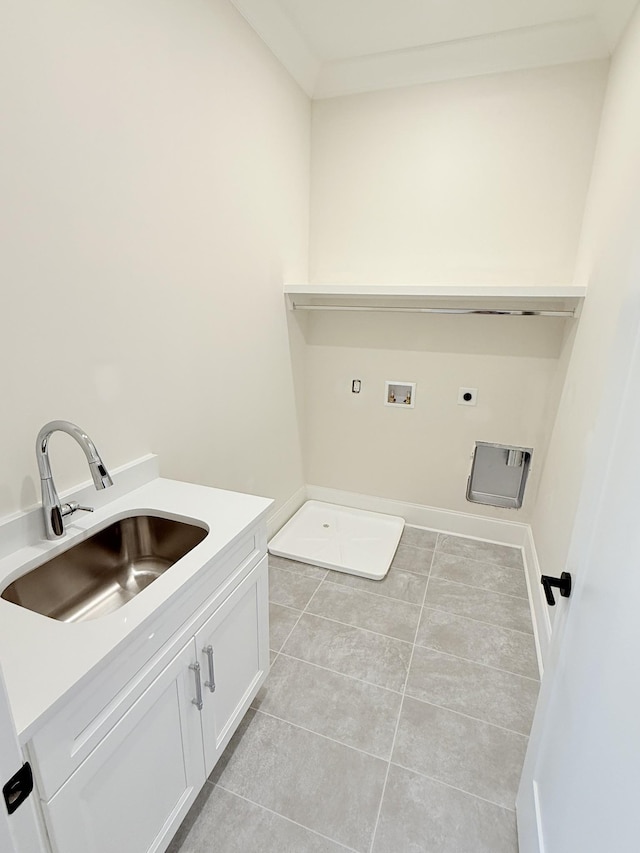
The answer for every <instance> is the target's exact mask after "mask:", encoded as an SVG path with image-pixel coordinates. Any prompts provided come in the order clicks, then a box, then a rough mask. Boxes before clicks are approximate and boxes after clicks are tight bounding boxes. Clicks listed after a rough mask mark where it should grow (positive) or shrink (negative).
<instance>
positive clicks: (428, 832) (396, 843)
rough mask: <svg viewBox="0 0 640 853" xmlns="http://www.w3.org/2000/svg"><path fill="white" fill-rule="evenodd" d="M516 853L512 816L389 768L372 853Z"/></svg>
mask: <svg viewBox="0 0 640 853" xmlns="http://www.w3.org/2000/svg"><path fill="white" fill-rule="evenodd" d="M400 851H401V853H518V840H517V837H516V821H515V815H514V813H513V812H512V811H508V810H507V809H504V808H500V806H494V805H493V804H491V803H486V802H484V801H483V800H479V799H478V798H477V797H472V796H470V795H469V794H463V793H462V792H461V791H456V790H454V789H453V788H449V787H447V786H446V785H441V784H440V783H439V782H434V781H433V780H432V779H426V778H425V777H424V776H419V775H418V774H416V773H411V772H409V771H408V770H403V769H402V768H400V767H394V766H393V765H392V766H391V769H390V771H389V778H388V780H387V785H386V788H385V793H384V799H383V801H382V811H381V813H380V822H379V824H378V829H377V832H376V838H375V843H374V845H373V853H400Z"/></svg>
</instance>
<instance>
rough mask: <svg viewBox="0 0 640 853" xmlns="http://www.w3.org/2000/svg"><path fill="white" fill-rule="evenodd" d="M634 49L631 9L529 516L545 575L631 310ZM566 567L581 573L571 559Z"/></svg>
mask: <svg viewBox="0 0 640 853" xmlns="http://www.w3.org/2000/svg"><path fill="white" fill-rule="evenodd" d="M638 51H640V12H638V11H636V14H635V16H634V18H633V19H632V21H631V23H630V25H629V28H628V30H627V32H626V35H625V37H624V39H623V41H622V43H621V44H620V46H619V48H618V50H617V52H616V54H615V56H614V59H613V62H612V65H611V73H610V78H609V85H608V89H607V94H606V99H605V104H604V110H603V115H602V127H601V131H600V137H599V140H598V147H597V150H596V157H595V161H594V169H593V177H592V181H591V188H590V191H589V196H588V201H587V207H586V211H585V224H584V229H583V234H582V238H581V242H580V249H579V254H578V261H577V267H576V283H578V284H587V285H588V288H589V292H588V297H587V300H586V303H585V307H584V311H583V316H582V319H581V321H580V325H579V327H578V330H577V334H576V339H575V342H574V345H573V352H572V355H571V360H570V362H569V366H568V371H567V377H566V383H565V387H564V391H563V394H562V398H561V402H560V406H559V409H558V415H557V419H556V423H555V427H554V430H553V434H552V438H551V441H550V445H549V453H548V459H547V463H546V466H545V470H544V472H543V476H542V481H541V485H540V493H539V499H538V502H537V506H536V510H535V514H534V516H533V531H534V536H535V541H536V546H537V549H538V556H539V558H540V563H541V565H542V568H543V570H544V571H546V572H548V573H550V574H557V573H559V572H560V571H561V570H562V569H563V568H565V565H566V560H567V552H568V546H569V540H570V537H571V532H572V527H573V520H574V516H575V512H576V507H577V504H578V500H579V496H580V489H581V486H582V482H583V475H584V471H585V468H586V466H587V462H588V459H589V453H590V444H591V441H592V435H593V430H594V427H595V424H596V420H597V417H598V412H599V409H600V406H601V403H602V401H603V399H604V395H605V394H606V388H604V387H603V383H604V377H605V375H606V371H607V368H608V367H609V364H610V362H611V359H612V353H613V352H614V350H615V348H616V347H620V346H621V341H620V340H619V338H620V336H621V335H629V334H633V329H628V328H626V326H625V318H626V317H634V316H635V315H636V310H637V304H636V303H637V293H634V289H633V286H632V285H633V282H634V281H635V282H637V281H638V279H639V277H640V241H639V239H638V235H639V234H640V114H639V112H638V103H640V67H639V66H638V61H637V57H638ZM635 290H636V291H637V287H636V288H635ZM627 325H628V324H627ZM575 550H576V553H578V550H577V549H575ZM567 568H568V569H569V570H570V571H580V567H579V566H574V565H567Z"/></svg>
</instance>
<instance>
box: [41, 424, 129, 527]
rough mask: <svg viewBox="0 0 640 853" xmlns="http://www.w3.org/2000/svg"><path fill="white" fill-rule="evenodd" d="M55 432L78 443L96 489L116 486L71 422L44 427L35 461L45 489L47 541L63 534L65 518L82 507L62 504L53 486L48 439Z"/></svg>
mask: <svg viewBox="0 0 640 853" xmlns="http://www.w3.org/2000/svg"><path fill="white" fill-rule="evenodd" d="M54 432H66V433H67V435H70V436H71V437H72V438H75V440H76V441H77V442H78V444H79V445H80V447H81V448H82V450H83V452H84V455H85V456H86V458H87V462H88V463H89V470H90V471H91V478H92V479H93V484H94V486H95V487H96V489H106V488H108V487H109V486H112V485H113V480H112V479H111V476H110V475H109V472H108V471H107V469H106V467H105V465H104V462H103V461H102V459H101V457H100V454H99V453H98V450H97V448H96V446H95V444H94V443H93V441H92V440H91V439H90V438H89V436H88V435H87V434H86V432H85V431H84V430H83V429H80V427H79V426H76V424H73V423H71V421H50V422H49V423H48V424H45V425H44V426H43V427H42V429H41V430H40V432H39V433H38V437H37V439H36V457H37V459H38V470H39V472H40V483H41V486H42V509H43V511H44V525H45V532H46V534H47V539H58V538H59V537H60V536H62V535H63V534H64V522H63V517H64V516H66V515H71V514H72V513H73V512H75V511H76V509H82V507H78V506H73V505H72V504H65V505H64V508H63V507H62V506H61V504H60V498H59V497H58V492H57V491H56V487H55V485H54V482H53V474H52V473H51V463H50V461H49V439H50V438H51V436H52V434H53V433H54Z"/></svg>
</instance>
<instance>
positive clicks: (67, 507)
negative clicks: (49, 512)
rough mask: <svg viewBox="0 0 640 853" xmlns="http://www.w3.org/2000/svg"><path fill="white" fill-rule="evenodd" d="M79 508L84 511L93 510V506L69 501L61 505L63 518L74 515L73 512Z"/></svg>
mask: <svg viewBox="0 0 640 853" xmlns="http://www.w3.org/2000/svg"><path fill="white" fill-rule="evenodd" d="M79 509H81V510H82V511H83V512H93V507H92V506H80V504H79V503H78V501H69V502H68V503H66V504H62V505H61V507H60V514H61V515H62V517H63V518H66V517H67V516H68V515H73V513H74V512H77V511H78V510H79Z"/></svg>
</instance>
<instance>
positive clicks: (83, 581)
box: [2, 515, 207, 622]
mask: <svg viewBox="0 0 640 853" xmlns="http://www.w3.org/2000/svg"><path fill="white" fill-rule="evenodd" d="M206 535H207V531H206V530H204V529H203V528H202V527H197V526H196V525H195V524H188V523H186V522H184V521H173V520H172V519H168V518H158V517H157V516H153V515H134V516H131V517H130V518H123V519H121V520H120V521H116V522H114V523H113V524H110V525H109V526H108V527H105V528H104V529H103V530H100V531H99V532H98V533H95V534H94V535H93V536H90V537H89V538H88V539H85V540H84V541H83V542H79V543H78V544H77V545H74V546H73V547H72V548H69V550H68V551H65V552H64V553H62V554H58V556H57V557H54V558H53V559H51V560H48V561H47V562H46V563H43V564H42V565H41V566H38V567H37V568H35V569H32V571H30V572H27V574H26V575H23V576H22V577H20V578H17V580H15V581H13V583H11V584H10V585H9V586H8V587H7V588H6V589H5V590H4V592H3V593H2V598H4V599H5V601H11V602H12V603H13V604H18V605H20V606H21V607H26V608H27V609H28V610H33V611H35V612H36V613H41V614H42V615H43V616H48V617H50V618H51V619H58V620H59V621H61V622H82V621H85V620H88V619H97V618H98V617H100V616H105V615H106V614H107V613H112V612H113V611H114V610H118V608H120V607H122V605H123V604H126V603H127V602H128V601H130V600H131V599H132V598H134V597H135V596H136V595H137V594H138V593H139V592H141V591H142V590H143V589H145V587H147V586H149V584H151V583H153V582H154V580H156V578H159V577H160V575H161V574H162V573H163V572H166V570H167V569H168V568H169V567H170V566H172V565H173V564H174V563H175V562H177V561H178V560H179V559H180V558H181V557H184V555H185V554H187V553H188V552H189V551H191V550H192V549H193V548H195V547H196V545H198V544H199V543H200V542H202V540H203V539H204V538H205V536H206Z"/></svg>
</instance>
